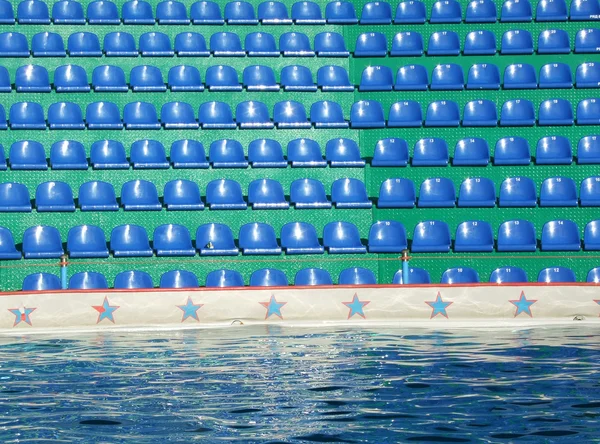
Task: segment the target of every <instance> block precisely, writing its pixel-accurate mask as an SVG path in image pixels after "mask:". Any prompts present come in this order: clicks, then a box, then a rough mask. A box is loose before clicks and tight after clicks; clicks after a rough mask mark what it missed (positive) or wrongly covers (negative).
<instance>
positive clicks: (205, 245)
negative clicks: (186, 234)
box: [196, 224, 239, 256]
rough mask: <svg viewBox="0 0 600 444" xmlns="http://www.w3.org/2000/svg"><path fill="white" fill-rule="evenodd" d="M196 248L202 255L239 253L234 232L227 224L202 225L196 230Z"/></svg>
mask: <svg viewBox="0 0 600 444" xmlns="http://www.w3.org/2000/svg"><path fill="white" fill-rule="evenodd" d="M196 249H197V250H198V251H199V252H200V256H237V255H238V253H239V250H238V248H237V247H236V246H235V241H234V240H233V233H232V232H231V229H230V228H229V227H228V226H227V225H225V224H205V225H200V226H199V227H198V230H197V231H196Z"/></svg>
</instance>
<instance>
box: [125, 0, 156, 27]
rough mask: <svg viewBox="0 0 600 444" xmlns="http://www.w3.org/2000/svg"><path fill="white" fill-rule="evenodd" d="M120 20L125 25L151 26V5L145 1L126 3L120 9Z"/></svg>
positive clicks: (152, 20)
mask: <svg viewBox="0 0 600 444" xmlns="http://www.w3.org/2000/svg"><path fill="white" fill-rule="evenodd" d="M121 18H122V19H123V23H124V24H126V25H153V24H154V21H155V20H154V15H153V12H152V5H150V3H148V2H146V1H138V0H135V1H127V2H125V3H123V7H122V8H121Z"/></svg>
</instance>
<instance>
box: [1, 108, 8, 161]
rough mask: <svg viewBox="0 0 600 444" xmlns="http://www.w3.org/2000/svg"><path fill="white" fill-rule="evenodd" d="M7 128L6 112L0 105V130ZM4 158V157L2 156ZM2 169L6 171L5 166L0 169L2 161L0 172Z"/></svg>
mask: <svg viewBox="0 0 600 444" xmlns="http://www.w3.org/2000/svg"><path fill="white" fill-rule="evenodd" d="M7 128H8V125H7V123H6V111H4V107H3V106H2V105H0V130H5V129H7ZM2 157H3V158H4V156H2ZM2 169H6V166H4V168H3V167H2V161H1V160H0V170H2Z"/></svg>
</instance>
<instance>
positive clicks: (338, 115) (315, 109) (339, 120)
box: [310, 100, 348, 128]
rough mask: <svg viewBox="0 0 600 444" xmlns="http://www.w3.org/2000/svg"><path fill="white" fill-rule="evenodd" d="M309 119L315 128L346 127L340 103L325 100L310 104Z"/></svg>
mask: <svg viewBox="0 0 600 444" xmlns="http://www.w3.org/2000/svg"><path fill="white" fill-rule="evenodd" d="M310 121H311V122H312V124H313V125H314V126H315V128H348V122H346V120H345V119H344V112H343V110H342V107H341V105H340V104H339V103H337V102H331V101H327V100H324V101H320V102H315V103H313V104H312V105H311V107H310Z"/></svg>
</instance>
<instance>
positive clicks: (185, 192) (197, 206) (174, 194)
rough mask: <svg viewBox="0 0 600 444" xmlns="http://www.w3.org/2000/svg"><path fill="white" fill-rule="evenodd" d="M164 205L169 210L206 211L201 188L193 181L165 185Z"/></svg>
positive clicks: (180, 180)
mask: <svg viewBox="0 0 600 444" xmlns="http://www.w3.org/2000/svg"><path fill="white" fill-rule="evenodd" d="M163 196H164V198H163V200H164V204H165V206H166V207H167V210H170V211H177V210H185V211H192V210H194V211H197V210H203V209H204V203H203V202H202V198H201V197H200V188H199V187H198V184H197V183H196V182H192V181H191V180H182V179H177V180H171V181H169V182H167V183H166V184H165V189H164V194H163Z"/></svg>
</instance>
